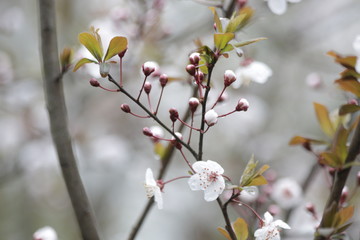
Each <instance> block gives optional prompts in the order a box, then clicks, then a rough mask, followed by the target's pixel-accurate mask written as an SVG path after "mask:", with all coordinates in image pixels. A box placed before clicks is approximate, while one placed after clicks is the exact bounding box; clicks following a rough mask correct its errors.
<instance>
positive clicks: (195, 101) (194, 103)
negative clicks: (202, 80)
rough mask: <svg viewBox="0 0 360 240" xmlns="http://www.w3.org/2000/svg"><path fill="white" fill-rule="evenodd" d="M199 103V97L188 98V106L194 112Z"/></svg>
mask: <svg viewBox="0 0 360 240" xmlns="http://www.w3.org/2000/svg"><path fill="white" fill-rule="evenodd" d="M199 104H200V101H199V99H197V98H195V97H192V98H190V99H189V107H190V110H191V112H195V111H196V109H197V107H198V106H199Z"/></svg>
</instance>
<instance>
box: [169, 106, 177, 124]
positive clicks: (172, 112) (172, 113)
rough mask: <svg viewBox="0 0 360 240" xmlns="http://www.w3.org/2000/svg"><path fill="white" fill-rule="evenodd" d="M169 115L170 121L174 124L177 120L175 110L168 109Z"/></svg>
mask: <svg viewBox="0 0 360 240" xmlns="http://www.w3.org/2000/svg"><path fill="white" fill-rule="evenodd" d="M169 113H170V119H171V121H173V122H176V120H177V119H178V118H179V113H178V111H177V110H176V109H175V108H170V110H169Z"/></svg>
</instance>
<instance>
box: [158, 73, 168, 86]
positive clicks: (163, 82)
mask: <svg viewBox="0 0 360 240" xmlns="http://www.w3.org/2000/svg"><path fill="white" fill-rule="evenodd" d="M159 81H160V85H161V87H165V86H166V84H167V82H168V81H169V79H168V76H167V75H166V74H161V75H160V78H159Z"/></svg>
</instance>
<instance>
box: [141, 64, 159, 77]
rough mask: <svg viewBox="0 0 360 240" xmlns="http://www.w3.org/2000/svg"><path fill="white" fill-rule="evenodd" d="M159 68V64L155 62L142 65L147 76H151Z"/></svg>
mask: <svg viewBox="0 0 360 240" xmlns="http://www.w3.org/2000/svg"><path fill="white" fill-rule="evenodd" d="M157 67H158V65H157V63H155V62H151V61H149V62H145V63H144V64H143V65H142V71H143V73H144V75H145V76H149V75H150V74H152V73H153V72H155V70H156V68H157Z"/></svg>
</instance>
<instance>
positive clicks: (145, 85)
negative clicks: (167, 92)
mask: <svg viewBox="0 0 360 240" xmlns="http://www.w3.org/2000/svg"><path fill="white" fill-rule="evenodd" d="M144 91H145V92H146V94H149V93H150V91H151V83H150V82H145V83H144Z"/></svg>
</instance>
